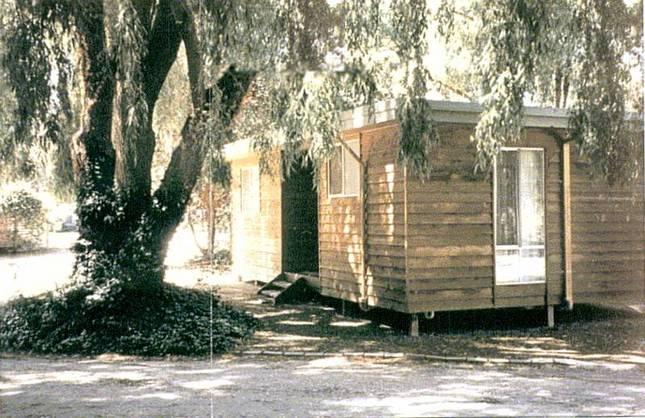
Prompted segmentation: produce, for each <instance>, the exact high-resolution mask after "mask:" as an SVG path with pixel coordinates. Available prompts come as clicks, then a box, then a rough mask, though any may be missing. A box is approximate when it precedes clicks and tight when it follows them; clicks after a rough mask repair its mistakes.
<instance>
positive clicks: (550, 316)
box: [546, 305, 555, 328]
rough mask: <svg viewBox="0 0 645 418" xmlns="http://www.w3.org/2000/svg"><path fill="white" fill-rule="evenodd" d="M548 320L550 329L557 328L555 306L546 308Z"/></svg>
mask: <svg viewBox="0 0 645 418" xmlns="http://www.w3.org/2000/svg"><path fill="white" fill-rule="evenodd" d="M546 320H547V326H548V327H549V328H554V327H555V309H554V308H553V305H548V306H547V307H546Z"/></svg>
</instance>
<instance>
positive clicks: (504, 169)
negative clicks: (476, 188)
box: [496, 151, 518, 245]
mask: <svg viewBox="0 0 645 418" xmlns="http://www.w3.org/2000/svg"><path fill="white" fill-rule="evenodd" d="M496 179H497V181H496V183H497V184H496V186H497V214H496V223H497V225H496V231H497V237H496V238H497V245H516V244H518V242H517V235H518V234H517V226H518V224H517V151H501V152H500V153H499V154H498V155H497V172H496Z"/></svg>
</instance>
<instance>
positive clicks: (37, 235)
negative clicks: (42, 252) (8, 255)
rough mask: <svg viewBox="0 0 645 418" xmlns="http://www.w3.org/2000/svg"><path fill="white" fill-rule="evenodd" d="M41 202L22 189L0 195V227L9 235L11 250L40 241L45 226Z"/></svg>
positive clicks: (31, 246) (32, 245)
mask: <svg viewBox="0 0 645 418" xmlns="http://www.w3.org/2000/svg"><path fill="white" fill-rule="evenodd" d="M45 222H46V218H45V210H44V209H43V203H42V202H41V201H40V199H38V198H37V197H35V196H34V195H32V194H31V193H30V192H28V191H27V190H24V189H18V190H14V191H11V192H8V193H6V194H4V195H3V196H0V229H4V230H5V231H4V232H3V233H5V234H6V236H7V237H9V240H8V241H7V242H6V243H5V245H8V246H9V247H10V248H11V250H12V251H14V252H15V251H17V250H18V249H25V248H33V247H35V246H37V245H39V244H40V243H41V239H42V235H43V232H44V227H45Z"/></svg>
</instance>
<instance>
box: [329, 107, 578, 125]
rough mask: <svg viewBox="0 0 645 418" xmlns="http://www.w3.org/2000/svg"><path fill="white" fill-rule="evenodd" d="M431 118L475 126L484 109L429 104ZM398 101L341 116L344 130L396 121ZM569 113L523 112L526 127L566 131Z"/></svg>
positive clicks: (538, 109) (530, 109) (542, 109)
mask: <svg viewBox="0 0 645 418" xmlns="http://www.w3.org/2000/svg"><path fill="white" fill-rule="evenodd" d="M428 103H429V104H430V107H431V108H432V117H433V119H434V120H435V121H436V122H439V123H465V124H473V125H474V124H476V123H477V122H478V121H479V115H480V114H481V112H482V111H483V107H482V106H481V105H480V104H479V103H472V102H454V101H447V100H428ZM396 109H397V101H396V100H385V101H381V102H378V103H375V104H374V109H373V110H374V112H373V113H372V114H371V115H370V107H369V106H360V107H357V108H356V109H353V110H348V111H345V112H343V113H342V114H341V125H342V130H350V129H359V128H363V127H365V126H368V125H372V124H375V123H383V122H389V121H392V120H395V119H396ZM568 119H569V112H568V111H567V110H565V109H556V108H547V107H535V106H527V107H525V108H524V126H525V127H527V128H531V127H541V128H546V127H552V128H566V127H567V126H568V123H569V121H568Z"/></svg>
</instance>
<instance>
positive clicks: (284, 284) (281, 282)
mask: <svg viewBox="0 0 645 418" xmlns="http://www.w3.org/2000/svg"><path fill="white" fill-rule="evenodd" d="M292 283H293V282H289V281H286V280H273V281H272V282H271V285H272V286H274V287H278V288H280V289H286V288H288V287H289V286H291V284H292Z"/></svg>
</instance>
